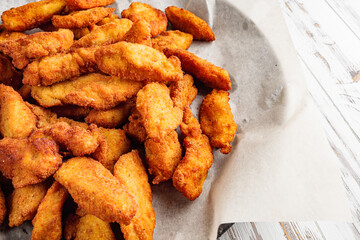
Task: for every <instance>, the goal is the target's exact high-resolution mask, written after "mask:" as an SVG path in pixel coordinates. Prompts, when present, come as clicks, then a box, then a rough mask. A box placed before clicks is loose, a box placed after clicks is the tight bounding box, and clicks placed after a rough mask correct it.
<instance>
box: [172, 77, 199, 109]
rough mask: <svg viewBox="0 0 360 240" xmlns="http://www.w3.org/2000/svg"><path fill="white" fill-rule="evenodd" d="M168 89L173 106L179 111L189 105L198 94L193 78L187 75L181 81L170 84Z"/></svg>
mask: <svg viewBox="0 0 360 240" xmlns="http://www.w3.org/2000/svg"><path fill="white" fill-rule="evenodd" d="M169 89H170V97H171V99H172V100H173V102H174V106H175V107H178V108H180V109H181V110H184V108H185V107H188V106H190V105H191V103H192V101H194V99H195V97H196V95H197V92H198V90H197V88H196V87H195V86H194V80H193V77H192V76H190V75H189V74H185V75H184V78H183V80H181V81H177V82H173V83H171V84H170V86H169Z"/></svg>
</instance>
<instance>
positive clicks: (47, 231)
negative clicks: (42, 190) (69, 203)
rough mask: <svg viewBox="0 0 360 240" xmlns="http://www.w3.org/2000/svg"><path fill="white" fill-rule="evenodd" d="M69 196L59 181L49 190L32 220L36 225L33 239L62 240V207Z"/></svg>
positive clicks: (32, 235)
mask: <svg viewBox="0 0 360 240" xmlns="http://www.w3.org/2000/svg"><path fill="white" fill-rule="evenodd" d="M67 197H68V192H67V191H66V189H65V188H64V187H63V186H61V185H60V184H59V183H58V182H54V183H53V185H52V186H51V187H50V188H49V190H48V191H47V193H46V195H45V197H44V199H43V200H42V201H41V203H40V206H39V208H38V210H37V213H36V215H35V217H34V219H33V220H32V224H33V226H34V228H33V230H32V234H31V239H32V240H42V239H52V240H60V239H61V232H62V223H61V217H62V208H63V205H64V203H65V201H66V199H67Z"/></svg>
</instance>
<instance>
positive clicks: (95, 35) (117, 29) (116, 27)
mask: <svg viewBox="0 0 360 240" xmlns="http://www.w3.org/2000/svg"><path fill="white" fill-rule="evenodd" d="M131 26H132V22H131V21H130V20H129V19H117V20H114V21H112V22H109V23H107V24H104V25H102V26H99V27H96V28H94V29H93V30H92V31H91V32H90V33H89V34H86V35H85V36H84V37H82V38H80V39H79V40H77V41H75V42H74V44H73V46H72V47H73V48H81V47H82V48H84V47H92V46H102V45H109V44H113V43H116V42H119V41H120V40H121V39H122V38H123V37H124V35H125V34H126V33H127V32H128V31H129V30H130V28H131Z"/></svg>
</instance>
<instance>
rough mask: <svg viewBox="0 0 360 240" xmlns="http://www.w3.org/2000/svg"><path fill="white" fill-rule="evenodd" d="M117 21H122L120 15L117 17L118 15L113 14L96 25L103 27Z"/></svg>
mask: <svg viewBox="0 0 360 240" xmlns="http://www.w3.org/2000/svg"><path fill="white" fill-rule="evenodd" d="M116 19H120V18H119V16H118V15H116V14H114V13H113V14H110V15H109V16H107V17H105V18H103V19H101V20H100V21H99V22H98V23H96V25H98V26H102V25H104V24H107V23H109V22H112V21H114V20H116Z"/></svg>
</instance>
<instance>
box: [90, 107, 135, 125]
mask: <svg viewBox="0 0 360 240" xmlns="http://www.w3.org/2000/svg"><path fill="white" fill-rule="evenodd" d="M131 107H132V103H129V102H125V103H122V104H120V105H118V106H116V107H115V108H111V109H109V110H96V109H93V110H91V111H90V112H89V114H88V115H87V116H86V118H85V122H87V123H89V124H90V123H94V124H96V125H98V126H99V127H105V128H115V127H119V126H120V125H121V124H123V123H125V122H126V120H127V119H128V117H129V115H130V110H131Z"/></svg>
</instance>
